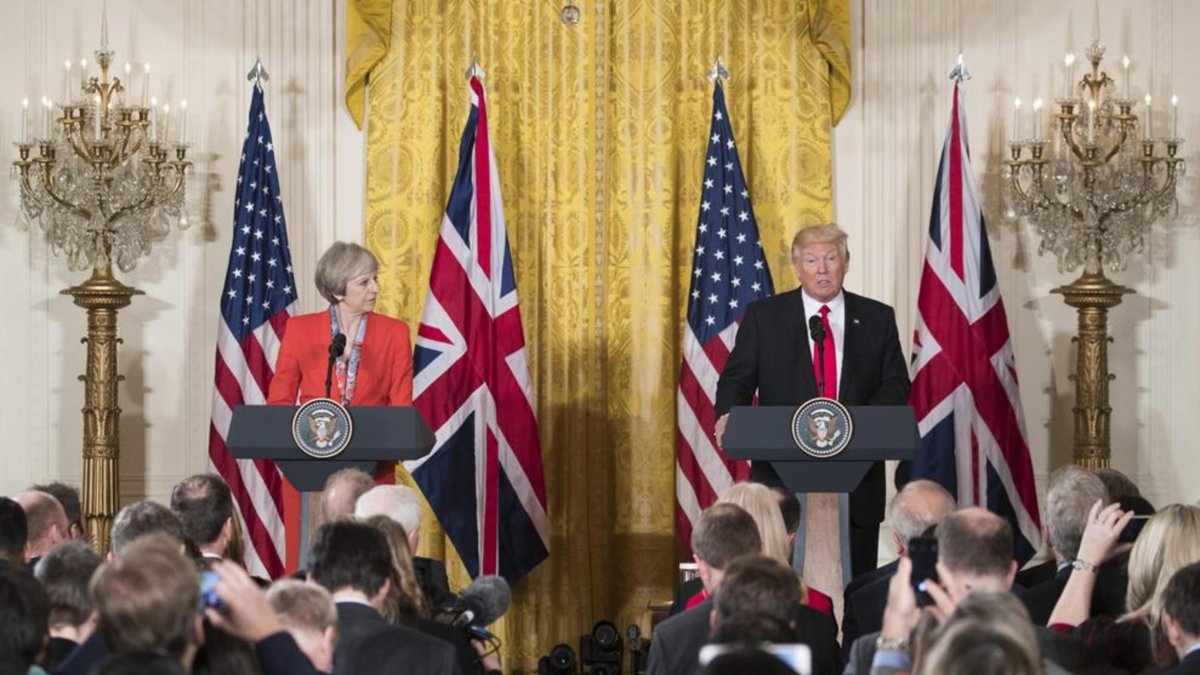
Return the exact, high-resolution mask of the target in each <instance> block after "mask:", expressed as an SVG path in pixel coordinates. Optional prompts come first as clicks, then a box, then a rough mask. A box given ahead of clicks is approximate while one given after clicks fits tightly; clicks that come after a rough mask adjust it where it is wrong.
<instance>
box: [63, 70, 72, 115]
mask: <svg viewBox="0 0 1200 675" xmlns="http://www.w3.org/2000/svg"><path fill="white" fill-rule="evenodd" d="M63 68H65V69H66V73H65V74H64V75H63V105H71V59H67V60H66V62H65V63H63Z"/></svg>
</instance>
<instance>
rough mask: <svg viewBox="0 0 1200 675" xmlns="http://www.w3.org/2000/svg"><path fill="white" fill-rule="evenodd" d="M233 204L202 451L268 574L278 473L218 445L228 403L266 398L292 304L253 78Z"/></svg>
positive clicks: (277, 542)
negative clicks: (209, 415)
mask: <svg viewBox="0 0 1200 675" xmlns="http://www.w3.org/2000/svg"><path fill="white" fill-rule="evenodd" d="M233 204H234V229H233V245H232V247H231V249H230V252H229V268H228V272H227V273H226V274H225V284H224V286H225V287H224V289H223V290H222V292H221V323H220V328H219V329H218V332H217V370H216V386H215V389H214V391H213V412H212V426H211V428H210V430H209V434H208V457H209V460H210V461H211V462H212V464H213V466H214V468H215V469H216V470H217V472H218V473H220V474H221V476H222V477H223V478H224V479H225V481H226V482H227V483H229V487H230V489H231V490H232V491H233V498H234V500H235V501H236V502H237V507H238V511H239V513H240V514H241V517H242V522H243V523H244V524H245V531H246V536H247V539H248V541H249V543H250V546H248V547H247V550H246V564H247V567H248V568H249V570H250V572H251V573H252V574H256V575H259V576H266V577H270V578H275V577H278V576H280V575H282V574H283V571H284V557H285V538H284V529H283V501H282V498H283V497H282V494H283V479H282V478H281V477H280V475H279V471H278V470H277V469H276V468H275V463H274V462H271V461H268V460H238V459H234V458H233V456H232V455H230V454H229V451H228V449H227V448H226V447H225V437H226V435H227V434H228V433H229V421H230V419H231V417H232V410H233V408H234V407H235V406H239V405H243V404H246V405H263V404H265V403H266V398H267V397H266V394H267V390H268V388H269V387H270V384H271V376H272V374H273V373H274V368H275V358H276V356H278V354H279V344H280V342H282V340H283V331H284V329H285V328H286V327H287V322H288V316H289V315H291V314H292V313H293V312H294V311H295V309H296V279H295V277H293V276H292V259H291V254H290V253H289V252H288V241H287V228H286V226H285V223H284V220H283V202H282V200H281V198H280V195H279V177H278V175H277V173H276V171H275V153H274V146H273V145H272V143H271V127H270V125H269V124H268V123H267V112H266V108H265V107H264V106H263V94H262V90H261V89H260V88H259V87H258V85H255V87H254V95H253V98H252V99H251V102H250V120H249V124H248V125H247V129H246V140H245V143H243V144H242V158H241V164H240V165H239V166H238V177H237V197H236V199H234V202H233Z"/></svg>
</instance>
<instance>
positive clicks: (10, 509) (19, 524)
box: [0, 497, 29, 567]
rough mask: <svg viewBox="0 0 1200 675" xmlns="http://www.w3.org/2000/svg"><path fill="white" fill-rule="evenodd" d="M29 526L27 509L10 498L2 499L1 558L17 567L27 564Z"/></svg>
mask: <svg viewBox="0 0 1200 675" xmlns="http://www.w3.org/2000/svg"><path fill="white" fill-rule="evenodd" d="M28 543H29V524H28V520H27V519H26V518H25V509H23V508H21V505H20V504H18V503H17V502H15V501H14V500H12V499H9V498H8V497H0V558H3V559H4V560H7V561H8V562H10V563H12V564H13V565H16V566H18V567H19V566H21V565H24V564H25V545H26V544H28Z"/></svg>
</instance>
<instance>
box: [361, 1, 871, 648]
mask: <svg viewBox="0 0 1200 675" xmlns="http://www.w3.org/2000/svg"><path fill="white" fill-rule="evenodd" d="M562 4H563V3H562V2H559V1H558V0H532V1H530V2H487V1H486V0H474V1H470V0H402V1H395V2H393V0H352V2H351V3H350V6H349V12H350V14H351V17H350V20H349V21H348V26H349V31H348V32H349V35H348V45H347V54H346V57H347V73H348V74H349V76H348V78H347V86H346V96H347V104H348V107H349V108H350V109H351V110H352V111H353V110H355V105H356V104H357V105H358V106H359V108H358V109H359V110H361V106H362V100H363V93H364V88H365V87H364V85H365V82H366V81H368V80H369V83H370V86H369V92H368V95H367V99H368V100H369V101H368V103H367V106H366V107H367V114H366V127H367V130H368V132H367V153H368V159H367V195H366V209H365V218H366V223H365V239H366V243H367V245H368V247H369V248H370V249H371V250H372V251H374V252H375V253H376V254H377V255H378V256H379V259H380V262H381V264H382V268H381V271H380V276H381V285H382V287H383V295H382V301H381V307H380V309H381V311H383V312H386V313H388V314H391V315H393V316H397V317H401V318H403V319H405V320H407V321H408V322H409V323H410V325H411V326H413V327H414V328H415V326H416V325H417V323H419V321H420V317H421V308H422V303H423V302H424V298H425V292H426V288H427V286H428V278H429V268H430V264H431V262H432V258H433V250H434V245H435V243H436V241H437V236H438V228H439V225H440V222H441V218H442V213H443V210H444V208H445V203H446V199H447V196H448V195H449V190H450V185H451V182H452V180H453V176H454V171H455V165H456V161H457V150H458V143H459V136H460V135H461V133H462V128H463V125H464V124H465V122H466V115H467V109H468V105H469V103H468V95H467V87H466V82H465V81H464V79H463V71H464V69H465V68H466V66H467V65H468V64H469V63H470V61H471V58H472V56H477V58H478V60H479V62H480V64H481V65H482V66H483V68H484V69H485V70H486V72H487V76H486V78H485V80H484V81H485V85H486V87H487V93H488V122H489V126H490V130H491V134H492V139H493V140H492V142H493V145H494V147H495V153H496V157H497V162H498V163H499V169H500V178H501V185H502V191H503V197H504V203H505V210H506V217H507V222H508V234H509V242H510V245H511V247H512V253H513V259H514V264H515V267H516V275H517V281H518V287H519V297H520V302H521V314H522V317H523V319H524V326H525V340H526V343H527V349H528V356H529V363H530V368H531V370H532V377H533V382H534V387H535V393H536V396H537V414H538V420H539V426H540V432H541V439H542V455H543V459H544V462H545V467H546V481H547V485H546V488H547V493H548V500H549V504H548V509H549V514H550V524H551V542H550V549H551V555H550V558H549V559H548V560H547V561H546V562H544V563H542V564H541V565H540V566H539V567H538V568H537V569H535V570H534V571H533V572H532V573H531V574H529V575H528V576H527V577H525V578H524V579H522V580H521V581H520V582H519V583H518V584H517V585H516V587H515V589H514V597H513V606H512V608H511V609H510V610H509V612H508V614H507V616H506V617H505V619H504V620H503V621H502V622H501V625H500V627H499V634H500V635H501V637H502V638H503V639H504V644H505V648H504V654H505V657H506V658H505V667H506V670H507V671H511V672H518V671H521V670H525V671H531V672H535V671H536V661H537V658H538V656H540V655H542V654H545V653H547V652H548V651H549V649H550V647H552V646H553V645H554V644H556V643H559V642H566V643H568V644H571V645H572V646H573V647H574V648H576V649H578V644H579V643H578V640H579V636H580V635H581V634H583V633H585V632H587V631H590V630H591V627H592V625H593V624H594V622H595V621H597V620H599V619H605V618H607V619H610V620H614V621H616V622H617V625H618V626H619V627H620V628H621V631H622V633H623V632H624V626H626V625H627V624H628V623H631V622H638V623H640V624H641V627H642V629H643V632H646V631H647V630H648V628H649V625H648V623H649V622H648V615H647V612H646V606H647V604H648V603H651V602H656V601H661V600H665V599H669V598H670V593H671V590H672V588H673V584H674V581H675V578H676V574H675V565H676V563H677V562H678V561H679V555H680V553H679V549H678V548H677V545H676V540H675V534H674V509H675V503H674V499H675V496H674V484H675V482H674V481H675V463H674V447H675V438H676V434H675V394H676V386H677V383H676V376H677V373H678V371H679V366H680V358H681V352H680V336H681V331H682V327H683V320H684V315H685V312H686V303H685V295H686V293H687V288H688V275H689V274H690V271H691V262H692V257H693V256H692V246H693V240H694V236H695V226H696V218H697V214H698V212H699V201H700V181H701V177H702V173H703V172H702V164H703V162H704V156H705V155H704V151H705V147H706V145H707V135H708V127H709V122H710V120H709V114H710V110H711V94H712V85H711V84H710V83H709V81H708V80H707V79H705V77H704V74H705V72H706V71H707V70H708V69H709V67H710V66H711V65H712V62H713V60H714V58H715V57H716V56H717V55H722V56H723V57H724V58H725V61H726V62H727V63H728V64H729V69H730V71H731V72H732V81H731V82H730V83H728V85H727V87H726V95H727V97H728V103H729V108H730V115H731V117H732V121H733V125H734V133H735V136H736V138H737V141H738V143H739V144H740V147H741V158H742V163H743V164H744V166H745V171H746V174H747V180H748V182H749V185H750V194H751V199H752V201H753V204H754V208H755V213H756V215H757V217H758V221H759V228H760V230H761V232H762V237H763V243H764V246H765V247H766V248H767V250H768V251H769V264H770V265H771V266H772V269H773V274H774V279H775V283H776V287H777V289H779V290H783V289H787V288H791V287H792V286H793V285H794V281H792V273H791V271H790V267H789V265H788V260H787V251H788V244H789V243H790V239H791V236H792V234H793V233H794V232H795V230H796V229H797V228H798V227H801V226H805V225H811V224H815V223H819V222H825V221H828V220H829V219H830V216H831V202H830V198H831V194H830V181H831V167H830V127H831V124H832V123H833V122H835V121H836V119H837V118H838V117H840V115H841V114H842V112H843V111H844V110H845V107H846V105H847V103H848V101H849V94H850V90H849V82H850V79H849V46H848V45H849V33H850V29H849V9H848V3H847V0H680V1H678V2H664V1H658V2H655V1H652V0H613V1H610V2H602V1H599V0H597V1H596V2H587V3H580V8H581V10H582V12H583V19H582V21H581V22H580V23H579V24H578V25H576V26H573V27H569V26H566V25H564V24H563V23H562V22H561V21H560V20H559V15H558V12H559V9H560V8H561V5H562ZM400 479H401V480H410V479H408V478H407V476H401V477H400ZM430 520H431V521H432V518H430ZM423 539H424V543H423V544H422V547H423V548H422V553H423V554H426V555H430V556H432V557H438V558H444V559H447V558H448V565H449V567H450V568H451V572H452V576H451V581H452V585H454V584H458V585H465V583H466V582H467V581H468V579H467V578H466V576H465V574H464V573H463V571H462V566H461V564H460V563H459V562H458V561H457V560H455V559H453V549H452V548H451V547H450V546H449V545H448V542H447V541H446V540H445V538H444V535H443V534H442V533H441V532H440V531H439V530H437V529H436V528H435V527H434V528H430V534H429V535H427V536H423Z"/></svg>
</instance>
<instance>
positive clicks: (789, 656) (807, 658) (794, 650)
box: [700, 643, 812, 675]
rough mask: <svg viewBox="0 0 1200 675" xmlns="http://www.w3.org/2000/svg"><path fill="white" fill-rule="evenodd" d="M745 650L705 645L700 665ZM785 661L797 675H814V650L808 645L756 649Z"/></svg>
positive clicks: (771, 645)
mask: <svg viewBox="0 0 1200 675" xmlns="http://www.w3.org/2000/svg"><path fill="white" fill-rule="evenodd" d="M741 649H745V646H743V645H704V646H703V647H701V648H700V665H701V666H707V665H708V662H709V661H712V660H713V659H715V658H717V657H718V656H720V655H721V654H724V653H726V652H732V651H738V650H741ZM755 649H761V650H762V651H764V652H767V653H768V654H772V655H774V656H775V658H777V659H779V660H780V661H783V662H784V663H785V664H787V666H788V667H789V668H791V669H792V670H794V671H796V673H797V675H812V650H811V649H809V647H808V645H803V644H799V643H797V644H786V645H775V644H770V643H764V644H761V645H758V646H757V647H755Z"/></svg>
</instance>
